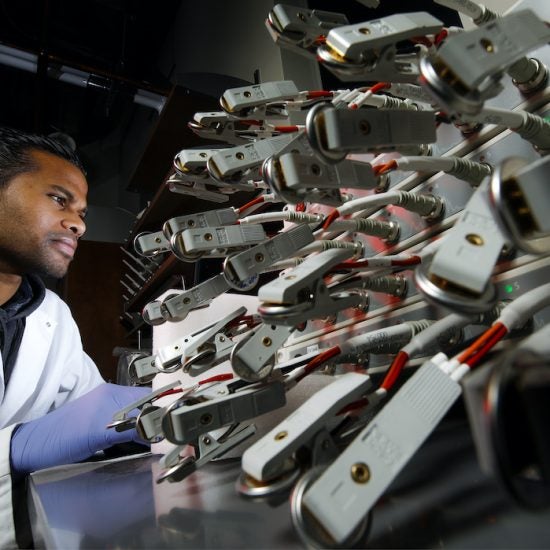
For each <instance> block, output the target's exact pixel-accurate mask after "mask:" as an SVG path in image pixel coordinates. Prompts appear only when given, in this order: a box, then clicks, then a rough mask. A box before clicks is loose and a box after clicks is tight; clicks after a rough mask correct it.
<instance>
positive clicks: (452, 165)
mask: <svg viewBox="0 0 550 550" xmlns="http://www.w3.org/2000/svg"><path fill="white" fill-rule="evenodd" d="M395 163H396V164H397V168H398V169H399V170H403V171H404V172H439V171H442V172H446V173H448V174H450V175H452V176H455V177H456V178H459V179H461V180H464V181H467V182H468V183H471V184H472V185H476V186H477V185H480V184H481V182H482V181H483V180H484V179H485V178H486V177H487V176H489V175H491V167H490V166H489V165H488V164H485V163H481V162H475V161H473V160H467V159H463V158H460V157H452V156H449V157H422V156H412V157H401V158H398V159H395Z"/></svg>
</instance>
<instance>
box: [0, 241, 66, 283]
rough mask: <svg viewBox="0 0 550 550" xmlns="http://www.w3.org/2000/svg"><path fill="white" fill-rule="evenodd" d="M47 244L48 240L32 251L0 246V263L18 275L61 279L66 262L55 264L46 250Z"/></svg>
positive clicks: (64, 273) (49, 252)
mask: <svg viewBox="0 0 550 550" xmlns="http://www.w3.org/2000/svg"><path fill="white" fill-rule="evenodd" d="M48 243H49V240H45V241H44V242H43V243H41V245H40V246H39V247H38V248H36V249H34V250H33V251H28V250H14V249H13V248H7V247H4V246H2V245H1V244H0V263H1V264H4V265H7V266H9V267H11V268H12V269H13V270H14V272H15V273H16V274H18V275H28V274H34V275H39V276H41V277H51V278H53V279H62V278H63V277H64V276H65V275H66V273H67V269H68V262H67V264H64V263H62V262H61V261H59V262H55V261H54V259H53V258H52V257H51V256H52V253H51V251H50V250H48Z"/></svg>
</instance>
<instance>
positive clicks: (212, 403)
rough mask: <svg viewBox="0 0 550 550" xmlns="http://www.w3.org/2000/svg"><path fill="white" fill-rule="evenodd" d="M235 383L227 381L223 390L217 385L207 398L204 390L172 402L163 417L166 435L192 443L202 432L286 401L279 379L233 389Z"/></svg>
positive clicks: (175, 440)
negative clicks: (213, 392) (188, 397)
mask: <svg viewBox="0 0 550 550" xmlns="http://www.w3.org/2000/svg"><path fill="white" fill-rule="evenodd" d="M238 385H239V384H238V383H235V382H232V383H230V384H226V385H225V389H226V391H225V392H224V391H223V387H221V389H222V391H220V386H217V387H216V388H218V390H217V391H216V392H215V394H214V395H213V396H212V397H210V398H209V397H208V395H207V394H205V393H196V394H194V396H193V397H192V398H191V399H184V400H181V401H176V402H175V403H173V404H172V406H170V407H169V408H168V409H167V411H166V414H165V415H164V417H163V419H162V429H163V432H164V435H165V437H166V439H168V441H171V442H172V443H176V444H178V445H185V444H189V443H193V442H195V441H197V440H198V439H199V438H200V437H201V436H202V435H204V434H205V433H208V432H211V431H213V430H217V429H219V428H223V427H224V426H228V425H231V424H237V423H240V422H244V421H246V420H250V419H251V418H255V417H256V416H260V415H262V414H265V413H267V412H270V411H273V410H275V409H278V408H280V407H283V406H284V405H285V404H286V388H285V385H284V383H283V381H282V380H278V379H277V380H271V381H270V382H269V383H266V384H259V385H258V384H257V385H253V386H250V385H248V386H246V387H244V388H241V389H235V388H236V387H237V386H238ZM223 393H225V395H222V394H223Z"/></svg>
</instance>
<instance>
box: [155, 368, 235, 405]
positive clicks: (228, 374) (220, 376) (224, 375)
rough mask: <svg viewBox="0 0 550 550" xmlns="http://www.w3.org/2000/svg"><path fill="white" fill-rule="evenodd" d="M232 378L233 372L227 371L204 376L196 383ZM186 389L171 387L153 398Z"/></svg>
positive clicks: (200, 384)
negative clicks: (207, 376)
mask: <svg viewBox="0 0 550 550" xmlns="http://www.w3.org/2000/svg"><path fill="white" fill-rule="evenodd" d="M232 378H233V374H232V373H230V372H228V373H224V374H216V375H215V376H211V377H210V378H205V379H204V380H199V381H198V382H197V384H198V385H199V386H203V385H204V384H209V383H210V382H225V381H226V380H231V379H232ZM184 391H186V390H185V389H184V388H172V389H171V390H166V391H163V392H162V393H159V395H157V396H156V397H155V400H157V399H160V398H161V397H166V396H167V395H174V394H176V393H182V392H184Z"/></svg>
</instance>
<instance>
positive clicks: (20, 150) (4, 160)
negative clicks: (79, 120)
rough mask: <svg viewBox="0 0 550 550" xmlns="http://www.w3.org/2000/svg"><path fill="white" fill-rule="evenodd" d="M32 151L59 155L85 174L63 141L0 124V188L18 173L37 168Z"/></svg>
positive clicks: (78, 161)
mask: <svg viewBox="0 0 550 550" xmlns="http://www.w3.org/2000/svg"><path fill="white" fill-rule="evenodd" d="M32 151H43V152H45V153H50V154H52V155H56V156H58V157H61V158H63V159H65V160H67V161H69V162H70V163H72V164H74V165H75V166H76V167H77V168H78V169H79V170H80V171H81V172H82V173H83V174H85V171H84V167H83V166H82V163H81V162H80V159H79V158H78V156H77V154H76V153H75V152H74V151H73V150H72V149H71V148H70V147H69V146H68V145H66V144H65V143H62V142H61V141H59V140H57V139H55V138H53V137H47V136H40V135H37V134H28V133H25V132H22V131H20V130H15V129H13V128H7V127H4V126H0V189H2V188H3V187H5V186H6V185H7V184H8V183H9V182H10V181H11V180H12V179H13V178H15V177H16V176H18V175H19V174H23V173H25V172H32V171H34V170H36V169H37V168H38V166H37V165H36V162H35V160H34V159H33V158H32V156H31V154H30V153H31V152H32Z"/></svg>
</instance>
